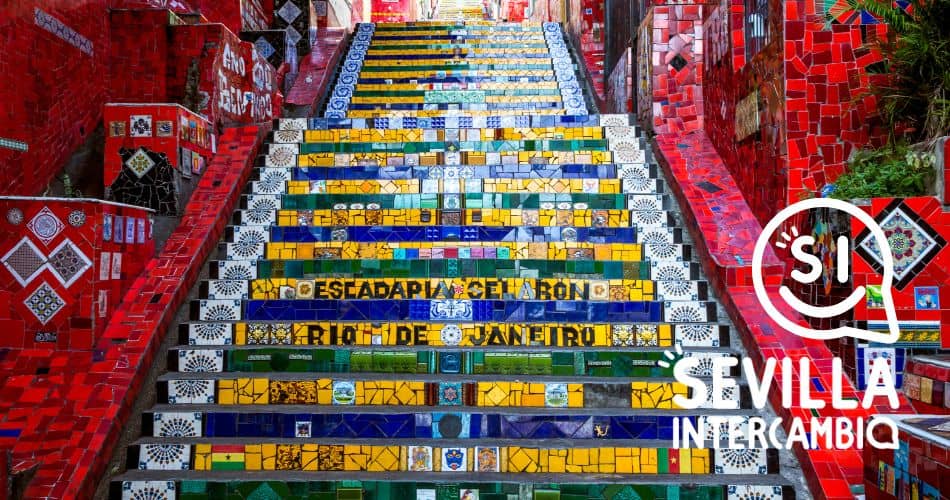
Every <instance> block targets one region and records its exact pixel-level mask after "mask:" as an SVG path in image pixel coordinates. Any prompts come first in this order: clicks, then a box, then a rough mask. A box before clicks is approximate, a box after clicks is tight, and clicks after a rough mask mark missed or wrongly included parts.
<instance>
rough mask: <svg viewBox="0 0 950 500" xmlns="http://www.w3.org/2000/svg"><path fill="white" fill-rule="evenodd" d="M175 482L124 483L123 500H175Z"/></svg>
mask: <svg viewBox="0 0 950 500" xmlns="http://www.w3.org/2000/svg"><path fill="white" fill-rule="evenodd" d="M175 498H177V494H176V491H175V482H174V481H122V500H143V499H148V500H175Z"/></svg>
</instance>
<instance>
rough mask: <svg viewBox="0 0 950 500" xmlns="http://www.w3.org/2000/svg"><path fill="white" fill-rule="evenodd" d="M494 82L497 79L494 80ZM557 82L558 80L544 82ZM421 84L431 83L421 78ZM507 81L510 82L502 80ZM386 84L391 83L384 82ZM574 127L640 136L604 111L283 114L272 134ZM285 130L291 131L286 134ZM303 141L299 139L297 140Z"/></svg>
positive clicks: (632, 123)
mask: <svg viewBox="0 0 950 500" xmlns="http://www.w3.org/2000/svg"><path fill="white" fill-rule="evenodd" d="M435 83H437V84H439V85H441V86H443V87H445V86H446V85H452V82H447V83H445V82H444V80H442V81H439V82H435ZM492 83H495V82H492ZM547 83H557V82H553V81H551V82H544V84H547ZM419 84H421V85H427V84H428V83H424V82H420V83H419ZM499 84H500V85H507V83H499ZM385 85H386V86H387V87H389V86H391V84H388V83H387V84H385ZM551 127H560V128H574V127H617V128H618V129H619V128H630V127H632V128H634V130H635V132H636V133H637V134H636V135H637V136H638V137H640V136H641V135H642V134H641V132H642V131H641V129H640V128H639V127H638V125H637V123H636V119H635V118H631V115H626V114H602V115H589V114H582V115H562V116H544V115H541V116H536V115H530V114H526V115H517V116H495V117H492V116H487V117H485V116H470V115H468V114H458V115H454V116H445V117H438V118H387V117H381V118H326V117H312V118H280V119H278V120H276V126H275V127H274V132H273V135H272V136H271V138H272V139H274V142H277V143H279V142H283V141H281V138H282V137H290V136H293V135H294V134H292V133H291V132H297V135H298V136H299V137H301V138H302V137H303V134H304V133H305V132H306V131H308V130H327V129H390V128H395V129H440V128H441V129H444V128H477V129H492V130H494V129H506V128H508V129H511V128H551ZM284 132H288V133H287V134H284ZM297 142H300V141H297Z"/></svg>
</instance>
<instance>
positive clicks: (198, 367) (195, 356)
mask: <svg viewBox="0 0 950 500" xmlns="http://www.w3.org/2000/svg"><path fill="white" fill-rule="evenodd" d="M178 371H179V372H184V373H198V372H215V373H218V372H222V371H224V351H222V350H220V349H180V350H179V351H178Z"/></svg>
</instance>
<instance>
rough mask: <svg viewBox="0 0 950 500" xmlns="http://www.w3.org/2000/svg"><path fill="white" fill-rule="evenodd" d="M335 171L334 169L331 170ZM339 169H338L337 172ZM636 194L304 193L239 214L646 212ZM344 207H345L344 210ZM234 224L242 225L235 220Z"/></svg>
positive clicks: (663, 203) (245, 206)
mask: <svg viewBox="0 0 950 500" xmlns="http://www.w3.org/2000/svg"><path fill="white" fill-rule="evenodd" d="M334 168H335V167H334ZM337 170H339V169H337ZM640 196H645V195H636V194H596V195H590V194H563V195H562V194H547V195H543V194H541V195H537V194H532V193H500V194H487V193H486V194H483V193H464V194H407V195H401V194H384V195H383V194H376V195H361V194H307V195H282V196H280V197H279V198H278V199H276V200H272V201H275V202H276V203H275V205H274V206H266V205H268V204H264V205H260V206H254V205H249V203H248V202H250V201H256V202H260V201H261V200H260V199H257V198H252V199H250V200H249V199H248V198H247V196H242V198H241V206H240V209H241V210H240V211H239V212H238V213H240V214H242V219H244V221H245V224H246V225H250V226H253V225H268V224H273V221H271V222H268V223H267V224H262V223H260V222H254V220H253V219H252V218H246V217H244V216H247V215H251V212H253V215H258V216H259V215H271V216H273V215H276V214H277V212H278V211H280V210H316V209H325V208H326V207H330V208H333V209H337V207H340V208H339V209H343V210H388V209H429V210H435V209H442V210H459V209H461V208H465V209H508V210H515V209H520V210H647V209H646V208H636V207H639V206H640V205H642V204H646V203H647V201H641V199H640V198H639V197H640ZM668 200H669V198H666V197H664V196H656V195H654V197H653V198H652V199H648V201H649V202H657V203H659V207H660V209H668V208H669V206H668ZM344 207H345V208H344ZM233 225H242V223H241V221H240V220H238V221H236V222H235V223H234V224H233Z"/></svg>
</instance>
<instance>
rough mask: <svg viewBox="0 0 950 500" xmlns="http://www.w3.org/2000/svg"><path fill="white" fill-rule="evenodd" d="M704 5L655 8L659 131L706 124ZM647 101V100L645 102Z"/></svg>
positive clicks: (653, 73) (653, 88)
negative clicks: (704, 114)
mask: <svg viewBox="0 0 950 500" xmlns="http://www.w3.org/2000/svg"><path fill="white" fill-rule="evenodd" d="M702 8H703V7H702V6H700V5H656V6H654V7H652V8H651V12H652V14H651V16H650V19H652V23H653V24H652V33H651V34H650V40H652V42H653V48H652V53H651V54H650V61H651V62H650V65H651V68H650V77H651V79H652V82H651V84H650V89H649V90H650V92H651V93H652V98H651V99H649V100H645V101H649V103H650V115H649V116H650V117H651V118H652V128H653V131H654V132H655V133H657V134H663V133H667V132H673V131H677V132H678V131H692V130H699V129H701V128H702V127H703V95H702V89H703V86H702V83H703V56H702V55H703V52H702V47H703V35H702V33H703V31H702ZM644 104H645V103H644ZM643 111H644V112H646V110H643Z"/></svg>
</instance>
